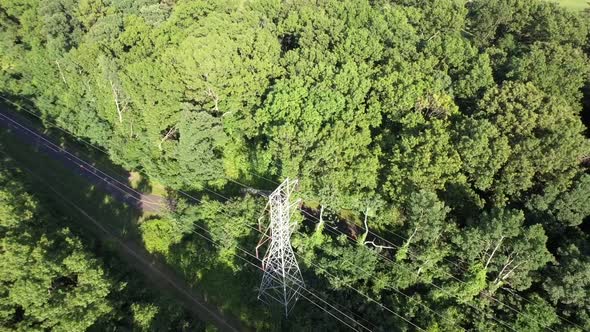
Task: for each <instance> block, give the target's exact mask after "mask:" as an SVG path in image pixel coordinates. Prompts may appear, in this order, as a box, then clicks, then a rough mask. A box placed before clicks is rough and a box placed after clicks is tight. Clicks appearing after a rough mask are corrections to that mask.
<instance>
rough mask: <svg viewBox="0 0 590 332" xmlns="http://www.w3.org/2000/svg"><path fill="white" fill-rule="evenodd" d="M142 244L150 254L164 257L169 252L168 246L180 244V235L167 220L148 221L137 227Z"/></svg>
mask: <svg viewBox="0 0 590 332" xmlns="http://www.w3.org/2000/svg"><path fill="white" fill-rule="evenodd" d="M139 229H140V231H141V236H142V238H143V243H144V244H145V247H146V249H147V250H148V251H149V252H151V253H159V254H162V255H164V256H166V255H168V254H169V252H170V246H171V245H173V244H175V243H178V242H180V240H181V239H182V234H181V233H180V232H179V229H178V227H177V226H176V225H175V224H174V222H173V221H171V220H169V219H161V218H155V219H149V220H146V221H144V222H142V223H141V224H140V225H139Z"/></svg>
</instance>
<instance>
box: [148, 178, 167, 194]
mask: <svg viewBox="0 0 590 332" xmlns="http://www.w3.org/2000/svg"><path fill="white" fill-rule="evenodd" d="M150 194H153V195H157V196H162V197H166V195H167V194H168V193H167V191H166V187H165V186H164V185H163V184H161V183H160V182H157V181H152V182H151V190H150Z"/></svg>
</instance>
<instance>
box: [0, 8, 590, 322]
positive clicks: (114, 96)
mask: <svg viewBox="0 0 590 332" xmlns="http://www.w3.org/2000/svg"><path fill="white" fill-rule="evenodd" d="M588 22H590V21H588V17H587V15H584V14H582V13H576V12H574V11H570V10H567V9H565V8H562V7H560V6H559V5H558V4H556V3H553V2H550V1H541V0H475V1H468V2H465V1H456V0H441V1H426V0H399V1H393V2H392V1H368V0H361V1H352V0H347V1H335V0H328V1H321V2H309V1H290V2H277V1H267V0H264V1H261V2H259V1H217V2H211V1H184V0H180V1H155V0H142V1H129V0H125V1H99V0H83V1H78V2H76V1H72V0H50V1H45V2H38V1H27V0H6V1H4V2H2V4H1V5H0V69H1V70H0V93H2V94H3V95H6V96H11V98H14V99H18V97H22V98H23V100H20V102H23V103H26V104H28V105H29V106H34V107H35V108H36V110H38V112H39V114H40V115H41V117H42V118H43V119H46V120H49V121H51V122H52V123H53V122H55V123H56V124H58V125H59V126H60V127H63V128H65V129H67V130H68V131H70V132H72V133H74V135H76V136H78V137H80V138H84V139H87V140H89V141H90V142H92V143H93V144H97V145H99V146H100V147H101V148H102V149H104V150H106V151H108V152H109V155H110V158H111V159H112V160H113V161H114V162H115V163H117V164H120V165H122V166H123V167H125V168H127V169H134V170H138V171H142V172H144V173H146V174H147V178H151V179H154V180H157V181H158V182H160V183H162V184H163V185H164V186H166V187H168V188H171V189H180V190H186V191H190V193H191V195H195V197H198V198H199V200H200V201H201V203H200V204H196V205H190V204H187V203H186V202H184V201H183V200H179V199H177V197H175V196H174V194H171V202H175V203H177V206H176V209H175V210H174V211H173V212H172V213H171V214H170V215H169V216H166V217H162V218H155V219H151V220H145V221H144V222H143V223H142V224H141V225H140V226H139V229H140V232H141V235H142V238H143V240H144V243H145V246H146V248H147V249H148V250H149V251H151V252H154V253H159V254H162V255H163V256H165V258H166V259H167V261H168V262H169V263H170V264H172V265H173V266H174V267H175V268H177V269H178V270H179V271H180V273H182V274H183V275H184V276H185V277H186V278H187V279H188V280H190V281H191V282H194V283H195V284H198V285H199V286H201V285H202V287H203V289H204V290H205V291H206V292H207V294H208V295H210V296H211V297H212V298H214V299H215V300H218V301H220V302H223V303H224V304H225V307H226V308H227V309H228V310H229V311H232V312H234V313H239V314H240V316H241V317H242V318H243V319H244V320H245V321H247V322H249V323H250V324H251V325H252V326H255V327H256V328H257V329H261V330H265V329H271V328H274V327H276V329H281V330H289V329H291V330H301V329H306V328H308V329H312V328H313V329H318V328H319V329H338V328H340V326H337V325H333V324H334V323H333V322H328V321H326V319H327V318H326V317H325V316H323V315H322V313H321V311H320V310H319V309H318V310H315V309H309V310H301V312H297V313H296V314H297V315H302V316H301V317H302V319H299V320H298V323H293V322H280V323H279V322H278V319H277V320H273V319H271V318H269V317H270V316H271V313H269V312H267V311H264V310H263V309H261V307H259V306H256V305H254V303H255V302H254V301H255V299H254V297H253V296H252V294H251V291H252V289H254V288H255V287H256V284H257V283H258V279H257V278H258V277H257V276H255V275H254V273H250V272H247V271H248V269H249V268H247V267H246V266H247V263H245V262H243V261H241V260H240V259H238V258H236V257H235V256H234V255H236V254H240V255H241V254H242V252H241V250H240V248H248V250H250V249H252V248H254V247H255V243H256V241H257V240H258V238H259V235H258V234H257V232H255V231H254V230H253V228H254V227H257V225H256V220H257V219H258V217H259V215H260V212H261V210H262V209H263V200H262V199H260V200H259V199H255V198H253V197H252V196H250V195H245V196H244V194H243V192H241V191H239V190H238V187H239V186H240V184H238V182H239V183H244V184H246V185H248V186H252V187H256V188H255V189H263V190H268V189H271V188H272V187H273V186H274V185H273V184H272V181H274V182H280V181H281V180H282V179H284V178H285V177H292V178H298V179H299V180H300V182H299V183H300V185H299V188H298V195H299V196H300V197H302V198H303V200H304V204H307V205H309V206H308V207H311V205H313V206H314V209H315V207H316V205H317V206H318V207H319V209H321V210H322V211H323V212H324V214H323V220H322V223H321V225H319V226H313V227H311V225H310V224H309V223H310V222H311V220H307V221H305V222H303V223H299V220H298V221H297V226H298V230H299V231H300V232H301V233H303V234H296V235H294V246H295V248H296V251H297V253H298V255H300V259H301V262H300V263H301V264H302V265H303V266H304V273H305V276H306V278H308V277H309V278H311V279H310V280H309V281H310V284H313V285H321V286H322V287H324V288H323V290H325V292H326V294H327V295H329V296H331V297H333V298H334V299H336V300H338V301H339V303H341V304H342V305H343V306H345V307H346V309H347V310H350V311H352V312H354V313H355V314H358V315H360V316H362V317H366V318H367V319H369V320H372V321H377V322H379V325H380V326H379V328H381V329H383V330H395V329H400V330H403V329H411V328H412V326H411V325H407V324H406V322H404V321H403V320H398V319H396V318H395V317H391V318H387V319H383V318H382V316H383V315H382V312H381V311H380V309H379V308H376V307H374V303H372V302H371V301H367V300H366V298H362V297H359V298H357V297H356V295H355V296H351V295H350V293H349V292H348V291H347V290H346V289H347V285H352V286H354V287H357V288H358V289H360V290H362V291H363V292H366V293H370V294H371V295H374V296H375V297H376V298H378V299H379V300H381V301H383V302H384V303H385V304H387V305H389V306H390V307H393V308H396V309H397V308H399V311H400V312H403V313H406V314H407V316H408V317H409V318H411V319H412V320H414V321H416V322H418V323H419V325H420V326H422V327H425V328H430V329H431V330H437V329H438V330H454V329H457V330H460V329H461V328H464V329H468V330H473V329H475V330H493V331H501V330H508V329H510V328H514V329H517V330H523V331H527V330H528V331H535V330H539V329H542V328H548V327H550V328H552V329H555V330H565V329H567V325H568V324H566V323H564V322H563V321H562V320H557V319H556V318H555V316H556V315H560V316H565V317H567V318H568V319H569V320H572V321H574V322H576V323H577V324H581V325H584V324H586V325H584V326H590V325H588V324H590V323H588V322H590V318H589V317H588V314H587V313H585V312H584V308H586V307H587V305H588V304H587V303H586V302H587V301H586V300H585V298H586V297H587V296H584V295H585V293H587V285H586V283H584V278H586V279H587V275H586V273H585V271H586V270H587V260H588V259H587V257H588V252H587V247H588V244H587V234H586V233H587V227H586V224H585V223H587V218H588V216H589V215H590V205H589V204H590V199H588V197H590V177H589V176H588V174H587V173H588V154H589V151H590V141H589V140H588V137H587V128H586V127H585V125H584V123H583V121H582V120H581V115H584V114H586V113H587V109H584V107H587V100H586V106H584V105H585V104H584V103H583V102H584V101H583V98H584V97H586V99H587V96H585V95H584V93H585V92H587V91H585V90H584V89H586V90H587V89H588V86H589V77H590V76H589V75H590V63H589V60H588V40H590V39H589V29H590V24H589V23H588ZM29 99H30V100H29ZM586 125H587V124H586ZM256 175H261V176H263V177H264V178H268V179H270V181H268V180H264V179H263V178H258V177H257V176H256ZM3 181H5V182H6V183H7V186H9V183H10V181H8V180H3ZM236 181H237V182H236ZM211 190H215V191H219V192H222V193H221V195H222V196H215V197H213V196H211V197H208V196H207V195H209V194H212V193H211ZM171 192H172V191H170V193H171ZM205 192H207V194H205ZM218 198H223V202H221V201H217V200H214V199H218ZM310 202H313V204H311V203H310ZM14 206H23V207H26V208H22V209H21V208H18V209H15V208H14ZM35 209H36V203H35V200H33V199H31V197H29V196H27V195H21V196H14V195H11V194H10V193H9V192H8V191H6V192H5V191H0V232H4V231H6V230H7V229H11V228H14V227H20V226H19V225H21V223H22V222H23V221H26V222H27V223H29V222H30V223H34V222H35V220H36V218H37V217H36V215H35V213H33V212H31V211H34V210H35ZM342 210H345V211H346V213H343V212H342ZM364 217H367V223H368V228H369V230H370V232H367V233H364V232H362V231H361V230H359V229H358V228H357V227H356V226H358V225H352V224H355V223H360V222H361V221H362V220H363V218H364ZM297 218H299V216H298V217H297ZM343 219H346V220H343ZM346 223H348V225H347V224H346ZM333 227H336V228H337V229H338V230H343V231H345V232H347V233H348V235H349V236H350V238H351V239H352V240H353V241H345V238H343V237H338V236H334V235H333V234H332V231H333V230H334V228H333ZM193 232H195V233H199V234H201V235H203V236H206V237H207V238H210V239H211V240H212V241H215V242H216V243H218V244H219V245H218V246H213V245H211V244H209V243H208V242H207V241H206V240H203V239H202V238H201V237H200V236H199V235H197V234H193ZM372 232H375V233H377V234H378V235H380V236H381V237H384V238H385V239H386V240H387V241H388V245H387V246H382V247H379V246H375V247H373V246H371V244H370V243H371V241H373V244H377V245H378V244H383V245H385V244H386V243H385V241H384V240H381V239H379V238H378V237H375V236H373V234H372ZM58 233H59V232H58ZM23 234H26V233H23ZM56 234H57V233H56ZM60 234H61V233H60ZM23 236H24V235H23ZM60 236H62V237H64V238H69V235H67V236H66V235H64V234H62V235H60ZM40 239H41V237H39V238H37V239H36V240H35V241H31V248H33V247H34V248H37V250H38V251H39V252H43V250H49V249H47V248H53V247H56V248H62V247H60V246H61V245H64V246H65V247H63V248H62V249H63V250H66V249H67V250H70V251H72V252H74V253H76V252H77V250H78V249H79V248H78V247H77V245H75V243H76V242H75V241H74V242H72V243H71V244H69V245H70V247H68V246H66V245H65V244H63V243H62V242H60V241H57V240H56V239H54V238H53V237H51V236H49V235H47V237H46V239H44V240H43V241H41V240H40ZM64 241H65V240H64ZM366 241H368V242H369V244H367V243H365V242H366ZM72 246H73V247H72ZM64 248H65V249H64ZM68 248H69V249H68ZM72 248H73V249H72ZM60 250H61V249H60ZM67 250H66V251H67ZM379 255H383V256H385V257H387V258H389V259H390V260H391V262H388V263H387V264H385V263H384V262H385V261H386V260H387V259H383V262H382V261H379ZM554 256H555V257H556V258H555V259H554V258H553V257H554ZM40 257H41V256H40ZM64 257H65V256H64ZM75 257H77V258H76V259H77V260H79V261H81V262H84V261H85V260H84V259H83V258H80V257H79V256H75ZM55 264H56V265H55V266H59V267H60V268H63V269H65V270H64V271H69V270H67V269H70V268H71V269H74V268H73V267H67V268H66V267H65V266H66V264H65V263H63V260H59V259H58V260H55ZM76 264H77V263H76ZM76 264H74V265H76ZM80 264H82V263H80ZM89 264H90V263H89ZM91 265H92V264H91ZM90 271H94V272H92V273H95V274H96V275H95V276H96V278H97V279H100V278H99V277H100V272H97V271H98V270H96V269H95V270H93V269H89V272H88V273H91V272H90ZM235 278H238V279H239V282H235V280H234V279H235ZM456 279H461V281H462V282H461V281H458V280H456ZM227 280H231V281H232V282H231V285H230V286H226V287H219V286H220V285H224V284H225V285H227ZM435 285H436V286H435ZM439 285H440V286H439ZM437 286H438V287H437ZM400 289H401V290H403V291H406V292H407V293H408V294H409V295H408V296H409V298H412V299H416V300H419V301H411V300H409V298H408V297H405V296H403V295H401V294H399V292H396V291H397V290H400ZM506 289H509V290H510V291H512V292H516V293H517V295H522V296H523V297H528V298H530V299H532V303H528V302H526V301H524V300H522V299H520V298H519V297H510V296H505V294H504V293H505V290H506ZM568 294H571V295H568ZM44 296H45V295H44ZM491 296H494V298H498V300H501V302H506V303H507V304H509V305H510V306H513V307H514V308H518V311H519V312H515V311H513V310H506V306H503V305H502V304H500V303H498V301H493V300H492V299H491V298H490V297H491ZM97 299H100V297H97ZM250 300H252V302H249V301H250ZM416 302H419V303H416ZM421 302H424V304H425V306H428V307H432V309H433V310H435V311H437V312H440V313H441V315H442V316H444V317H445V318H446V319H444V322H443V321H442V320H441V319H440V317H438V316H437V315H433V313H432V312H430V311H428V310H424V306H422V305H420V303H421ZM525 302H526V303H525ZM152 304H153V306H152ZM128 307H130V308H131V309H129V310H131V312H132V315H129V317H133V319H134V320H135V322H136V325H137V328H138V329H143V330H149V329H158V328H160V327H161V326H165V323H163V322H165V321H166V319H160V317H161V316H163V317H171V316H169V313H168V311H167V310H166V308H167V307H166V306H159V305H157V304H156V303H152V302H150V301H144V302H139V303H137V304H136V305H134V306H132V307H131V306H128ZM474 307H476V308H478V309H480V310H481V311H482V312H479V311H478V310H475V309H474ZM104 308H106V309H104V311H105V312H107V311H108V310H107V309H108V307H107V306H105V307H104ZM101 310H102V309H101ZM113 310H114V309H113ZM98 311H99V312H100V310H98ZM111 312H112V311H111ZM3 317H4V316H3ZM56 317H57V316H56ZM492 317H493V318H496V319H497V320H502V321H506V324H502V323H498V321H497V320H494V319H491V318H492ZM92 319H93V318H89V320H92ZM180 320H181V319H180ZM80 321H81V322H83V321H84V320H83V319H81V320H80ZM302 321H305V322H309V323H301V322H302ZM273 324H276V326H275V325H273ZM298 324H299V325H298ZM301 324H303V325H301ZM506 325H508V327H507V326H506Z"/></svg>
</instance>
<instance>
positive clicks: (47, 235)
mask: <svg viewBox="0 0 590 332" xmlns="http://www.w3.org/2000/svg"><path fill="white" fill-rule="evenodd" d="M2 167H5V165H4V164H2ZM13 175H14V174H10V173H8V172H5V171H4V170H3V171H2V172H0V183H1V184H2V189H1V191H0V197H2V200H1V201H0V211H1V212H0V213H2V220H3V221H4V222H3V224H2V227H1V228H0V234H1V236H2V237H1V239H2V240H1V242H0V243H1V244H0V245H1V248H2V250H0V294H1V296H0V304H1V306H0V308H1V309H0V326H1V327H2V328H4V329H11V330H18V331H31V330H44V329H52V330H59V331H71V330H85V329H87V328H88V327H90V326H92V325H93V324H95V323H96V322H97V321H98V320H99V319H101V318H102V317H104V316H106V315H107V314H109V313H110V312H111V311H112V310H113V306H112V303H111V301H110V300H109V299H108V296H109V294H110V293H111V292H112V291H114V288H115V287H116V286H115V284H114V283H113V282H112V281H111V280H109V278H108V277H107V276H106V275H105V271H104V269H103V268H102V266H101V265H100V263H99V262H98V261H97V260H96V259H95V258H93V257H92V256H91V255H90V254H89V253H88V252H86V251H85V248H84V247H83V245H82V243H81V241H80V239H79V238H77V237H76V236H75V235H73V234H72V233H71V232H70V231H69V230H68V229H67V228H63V229H59V228H54V227H55V226H52V225H50V223H51V221H52V220H51V219H52V218H53V217H52V216H50V215H49V214H47V213H46V212H45V211H44V210H43V209H42V208H40V207H38V206H37V202H36V201H35V199H34V198H33V197H32V196H31V195H29V194H27V193H26V192H25V190H24V188H23V187H22V185H20V184H19V183H18V182H17V181H15V180H14V179H10V177H12V176H13Z"/></svg>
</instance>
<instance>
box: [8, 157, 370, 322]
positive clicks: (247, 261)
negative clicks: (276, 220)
mask: <svg viewBox="0 0 590 332" xmlns="http://www.w3.org/2000/svg"><path fill="white" fill-rule="evenodd" d="M0 154H4V155H6V154H5V153H4V152H2V151H0ZM21 168H22V169H25V170H26V171H27V172H29V173H31V174H32V175H33V176H34V177H36V178H37V179H38V180H40V181H41V182H43V183H44V184H45V186H46V187H47V188H48V189H49V190H50V191H52V192H54V193H55V194H56V195H57V197H59V198H60V199H61V200H62V201H64V202H65V203H67V204H69V205H72V206H74V207H75V208H76V209H77V210H78V211H79V212H81V213H82V214H83V215H84V216H86V217H88V218H91V217H90V215H88V213H86V212H85V211H84V209H82V208H81V207H79V206H78V205H77V204H75V203H74V202H72V201H71V200H69V199H67V198H66V197H65V196H63V195H62V194H61V193H60V192H59V191H58V190H56V189H55V188H53V187H52V186H51V185H49V184H48V183H47V182H46V181H45V180H44V179H43V178H42V176H40V175H38V174H36V173H35V172H34V171H32V170H30V169H28V168H26V167H21ZM133 199H136V200H137V198H133ZM96 223H97V224H100V223H98V222H96ZM193 225H194V226H197V227H198V228H199V229H201V230H203V231H205V232H207V229H205V228H203V227H201V226H199V225H198V224H196V223H194V224H193ZM100 227H101V228H102V226H100ZM102 229H103V230H105V229H104V228H102ZM193 233H194V234H197V235H199V236H201V237H202V238H204V239H205V240H207V241H208V242H210V243H213V244H214V245H215V246H217V247H222V246H221V244H220V243H218V242H216V241H214V240H212V239H210V238H208V237H206V236H204V235H202V234H200V233H198V232H196V231H193ZM236 248H237V249H238V250H240V251H242V252H244V253H245V254H247V255H248V256H251V257H253V258H254V259H256V260H258V261H260V260H259V259H258V258H257V257H256V256H255V255H254V254H252V253H250V252H248V251H247V250H245V249H242V248H240V247H239V246H236ZM130 250H131V249H130ZM230 253H231V254H232V255H234V256H236V257H237V258H240V259H242V260H243V261H245V262H246V263H248V264H250V265H252V266H253V267H255V268H256V269H258V270H261V267H260V266H258V265H256V264H254V263H252V262H250V261H249V260H248V259H246V258H244V257H242V256H240V255H238V254H235V253H233V252H230ZM287 287H289V286H287ZM304 290H305V291H306V292H307V293H308V294H309V295H311V296H313V297H315V298H316V299H318V300H320V301H321V302H323V303H324V304H326V305H327V306H329V307H331V308H332V309H334V310H336V311H337V312H339V313H340V314H341V315H343V316H344V317H346V318H348V319H349V320H351V321H352V322H354V323H355V324H356V325H359V326H360V327H362V328H363V329H364V330H367V331H371V330H370V329H369V328H367V327H366V326H364V325H363V324H360V323H359V322H357V321H356V320H354V319H353V318H351V317H350V316H348V315H347V314H346V313H344V312H342V311H341V310H339V309H338V308H336V307H335V306H334V305H332V304H331V303H329V302H327V301H326V300H324V299H322V298H321V297H319V296H318V295H316V294H315V293H313V292H311V291H310V290H309V289H305V288H304ZM299 295H300V296H302V297H303V298H304V299H306V300H307V301H308V302H310V303H312V304H314V305H315V306H317V307H318V308H320V309H321V310H322V311H324V312H326V313H327V314H329V315H330V316H332V317H334V318H335V319H337V320H338V321H339V322H341V323H342V324H344V325H346V326H348V327H349V328H351V329H352V330H356V328H355V327H353V326H352V325H350V324H349V323H347V322H345V321H343V320H342V319H340V318H339V317H338V316H336V315H334V314H332V313H331V312H329V311H328V310H326V309H325V308H324V307H322V306H321V305H319V304H317V302H315V301H313V300H311V299H310V298H308V297H306V296H305V295H303V294H301V293H299ZM202 308H203V309H205V310H206V311H207V312H208V313H209V314H211V315H215V313H213V312H211V311H210V310H209V309H207V308H205V307H202ZM372 325H373V326H375V325H374V324H372Z"/></svg>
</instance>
